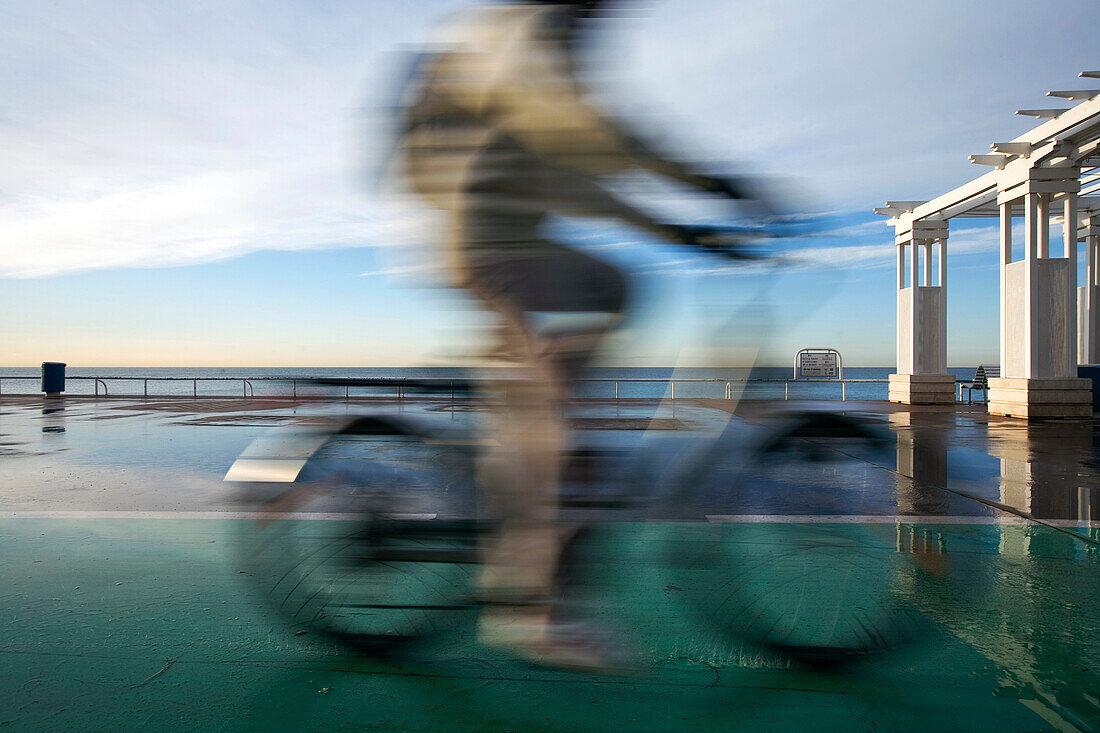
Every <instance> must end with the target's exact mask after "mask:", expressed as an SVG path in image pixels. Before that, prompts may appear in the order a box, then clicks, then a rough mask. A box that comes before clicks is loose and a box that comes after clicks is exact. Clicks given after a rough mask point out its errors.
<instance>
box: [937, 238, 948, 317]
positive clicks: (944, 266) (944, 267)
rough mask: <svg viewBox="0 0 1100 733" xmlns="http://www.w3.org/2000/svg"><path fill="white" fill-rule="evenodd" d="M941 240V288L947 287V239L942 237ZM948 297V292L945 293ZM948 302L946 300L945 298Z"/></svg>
mask: <svg viewBox="0 0 1100 733" xmlns="http://www.w3.org/2000/svg"><path fill="white" fill-rule="evenodd" d="M939 241H940V282H939V286H940V287H941V288H946V287H947V239H946V238H945V239H941V240H939ZM945 297H946V293H945ZM945 302H946V300H945Z"/></svg>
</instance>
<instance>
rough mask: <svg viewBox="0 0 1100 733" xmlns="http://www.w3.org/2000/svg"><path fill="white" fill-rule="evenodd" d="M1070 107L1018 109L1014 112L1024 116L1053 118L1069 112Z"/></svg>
mask: <svg viewBox="0 0 1100 733" xmlns="http://www.w3.org/2000/svg"><path fill="white" fill-rule="evenodd" d="M1070 109H1072V107H1060V108H1058V109H1018V110H1016V114H1018V115H1023V116H1024V117H1038V118H1040V119H1054V118H1055V117H1061V116H1062V115H1064V114H1065V113H1066V112H1069V111H1070Z"/></svg>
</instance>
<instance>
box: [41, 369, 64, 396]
mask: <svg viewBox="0 0 1100 733" xmlns="http://www.w3.org/2000/svg"><path fill="white" fill-rule="evenodd" d="M42 391H43V392H45V393H46V394H47V395H59V394H61V393H62V392H64V391H65V365H64V364H62V363H61V362H59V361H44V362H42Z"/></svg>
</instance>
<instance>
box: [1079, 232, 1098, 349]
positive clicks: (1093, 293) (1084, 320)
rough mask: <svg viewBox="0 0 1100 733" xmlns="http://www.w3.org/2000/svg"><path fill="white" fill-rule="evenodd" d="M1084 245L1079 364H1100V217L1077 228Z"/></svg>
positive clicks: (1080, 300)
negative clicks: (1099, 258) (1099, 257)
mask: <svg viewBox="0 0 1100 733" xmlns="http://www.w3.org/2000/svg"><path fill="white" fill-rule="evenodd" d="M1077 239H1079V240H1083V241H1084V243H1085V282H1084V284H1083V285H1081V287H1079V288H1077V363H1078V364H1097V363H1100V267H1098V266H1100V260H1098V255H1100V251H1098V250H1100V215H1097V216H1090V217H1088V218H1086V219H1085V220H1084V221H1083V222H1081V224H1080V226H1079V227H1078V229H1077Z"/></svg>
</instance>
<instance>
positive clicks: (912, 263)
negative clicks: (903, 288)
mask: <svg viewBox="0 0 1100 733" xmlns="http://www.w3.org/2000/svg"><path fill="white" fill-rule="evenodd" d="M909 246H910V254H909V268H910V269H909V287H911V288H913V290H914V291H915V290H916V288H917V285H919V284H920V279H919V278H920V244H918V243H917V240H915V239H913V240H911V241H910V243H909ZM914 297H915V294H914Z"/></svg>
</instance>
